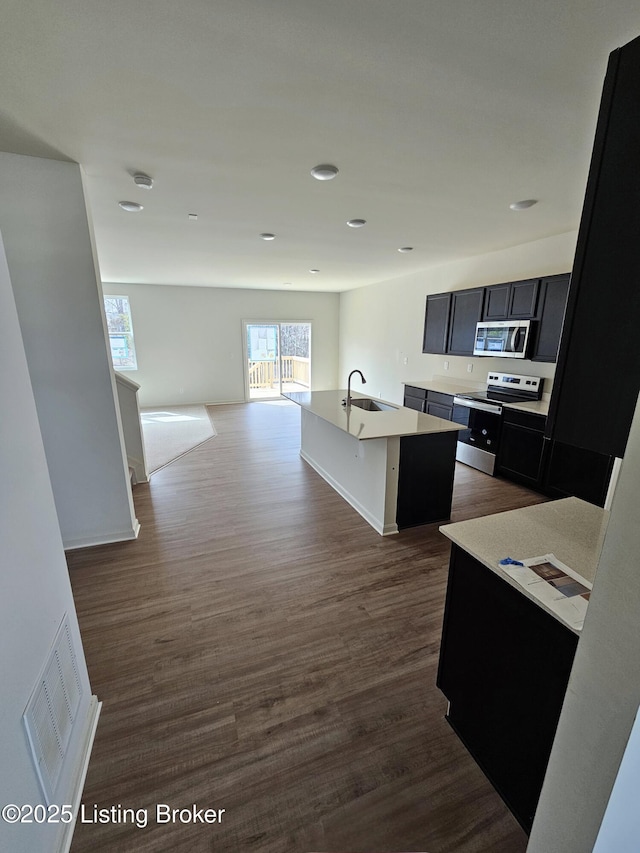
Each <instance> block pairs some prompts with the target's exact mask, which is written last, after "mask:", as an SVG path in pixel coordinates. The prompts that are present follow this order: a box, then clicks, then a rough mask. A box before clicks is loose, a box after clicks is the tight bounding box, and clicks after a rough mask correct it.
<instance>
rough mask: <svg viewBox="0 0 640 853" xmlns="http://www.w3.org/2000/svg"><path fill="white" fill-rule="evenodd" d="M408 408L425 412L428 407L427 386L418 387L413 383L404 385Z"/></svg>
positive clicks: (404, 404) (405, 404)
mask: <svg viewBox="0 0 640 853" xmlns="http://www.w3.org/2000/svg"><path fill="white" fill-rule="evenodd" d="M402 405H403V406H406V407H407V409H415V410H416V411H417V412H425V411H426V409H427V391H426V389H425V388H416V387H415V386H413V385H405V386H404V402H403V404H402Z"/></svg>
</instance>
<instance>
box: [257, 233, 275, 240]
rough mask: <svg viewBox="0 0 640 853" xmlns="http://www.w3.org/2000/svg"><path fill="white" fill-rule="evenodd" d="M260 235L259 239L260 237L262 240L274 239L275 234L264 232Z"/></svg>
mask: <svg viewBox="0 0 640 853" xmlns="http://www.w3.org/2000/svg"><path fill="white" fill-rule="evenodd" d="M260 237H261V239H262V240H275V239H276V235H275V234H267V233H265V234H261V235H260Z"/></svg>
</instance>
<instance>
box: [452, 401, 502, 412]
mask: <svg viewBox="0 0 640 853" xmlns="http://www.w3.org/2000/svg"><path fill="white" fill-rule="evenodd" d="M453 405H454V406H466V407H467V409H480V411H482V412H492V413H493V414H494V415H500V414H501V413H502V406H494V405H492V404H491V403H482V402H480V400H467V398H466V397H454V398H453Z"/></svg>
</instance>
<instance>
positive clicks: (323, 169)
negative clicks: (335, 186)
mask: <svg viewBox="0 0 640 853" xmlns="http://www.w3.org/2000/svg"><path fill="white" fill-rule="evenodd" d="M311 174H312V175H313V177H314V178H315V179H316V181H331V180H333V178H335V176H336V175H337V174H338V168H337V166H332V165H331V164H330V163H321V164H320V165H319V166H314V167H313V169H312V170H311Z"/></svg>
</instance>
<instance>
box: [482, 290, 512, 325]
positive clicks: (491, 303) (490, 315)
mask: <svg viewBox="0 0 640 853" xmlns="http://www.w3.org/2000/svg"><path fill="white" fill-rule="evenodd" d="M510 294H511V285H510V284H509V283H507V284H492V285H491V286H490V287H485V289H484V311H483V312H482V319H483V320H506V319H507V314H508V312H509V297H510Z"/></svg>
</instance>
